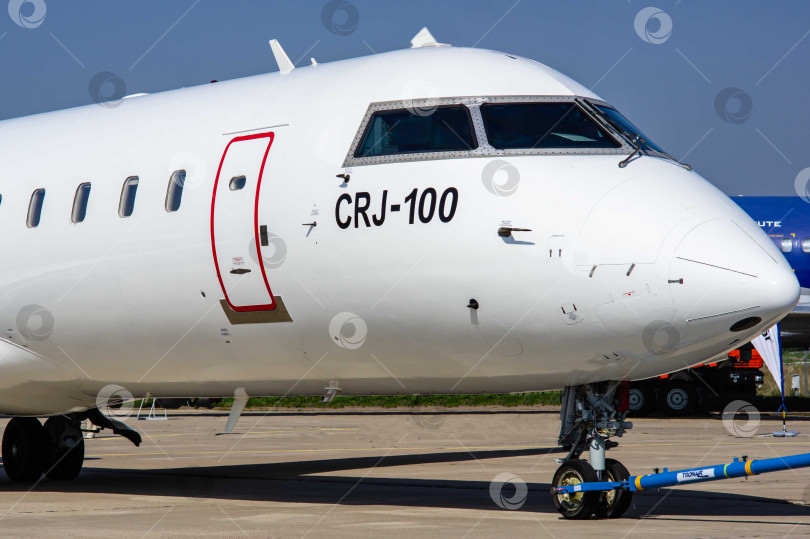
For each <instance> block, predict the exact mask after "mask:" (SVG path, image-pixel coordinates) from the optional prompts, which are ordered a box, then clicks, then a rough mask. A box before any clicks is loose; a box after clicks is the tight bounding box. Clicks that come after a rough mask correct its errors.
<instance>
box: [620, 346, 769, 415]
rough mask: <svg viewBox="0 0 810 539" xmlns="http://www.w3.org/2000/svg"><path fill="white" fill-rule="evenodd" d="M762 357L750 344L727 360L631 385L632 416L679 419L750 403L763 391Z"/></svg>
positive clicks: (734, 352) (732, 353) (731, 354)
mask: <svg viewBox="0 0 810 539" xmlns="http://www.w3.org/2000/svg"><path fill="white" fill-rule="evenodd" d="M761 369H762V357H761V356H760V355H759V353H758V352H757V351H756V349H754V347H753V346H752V345H751V344H750V343H749V344H746V345H745V346H743V347H741V348H738V349H737V350H734V351H732V352H730V353H729V355H728V359H725V360H723V361H718V362H715V363H707V364H701V365H698V366H696V367H692V368H689V369H684V370H682V371H678V372H674V373H672V374H665V375H663V376H659V377H657V378H651V379H648V380H641V381H638V382H632V383H631V384H630V413H631V415H634V416H636V417H640V416H644V415H647V414H649V413H650V412H653V411H654V410H660V411H662V412H664V413H665V414H667V415H672V416H679V415H685V414H688V413H694V412H703V413H705V412H710V411H714V410H723V408H725V406H726V405H727V404H728V403H729V402H731V401H734V400H738V399H741V400H746V401H751V400H752V399H753V398H754V397H755V396H756V394H757V389H759V388H761V387H762V382H763V380H764V375H763V373H762V370H761Z"/></svg>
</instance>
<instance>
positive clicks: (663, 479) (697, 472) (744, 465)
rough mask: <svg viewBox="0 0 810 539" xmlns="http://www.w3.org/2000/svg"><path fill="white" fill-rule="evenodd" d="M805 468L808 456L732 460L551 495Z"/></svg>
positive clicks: (581, 486)
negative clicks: (725, 462)
mask: <svg viewBox="0 0 810 539" xmlns="http://www.w3.org/2000/svg"><path fill="white" fill-rule="evenodd" d="M807 467H810V453H802V454H801V455H790V456H787V457H776V458H772V459H763V460H740V459H736V458H735V459H734V462H730V463H728V464H718V465H716V466H705V467H701V468H689V469H686V470H678V471H674V472H670V471H667V469H666V468H664V471H663V472H660V473H653V474H649V475H633V476H630V478H629V479H627V480H626V481H599V482H590V483H580V484H579V485H568V486H564V487H556V488H555V489H554V492H555V493H557V494H566V493H567V494H574V493H576V492H589V491H594V490H600V491H604V490H614V489H623V490H630V491H637V490H649V489H654V488H660V487H672V486H676V485H682V484H684V483H700V482H704V481H718V480H720V479H732V478H734V477H747V476H749V475H759V474H763V473H768V472H780V471H783V470H795V469H797V468H807Z"/></svg>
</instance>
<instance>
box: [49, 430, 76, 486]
mask: <svg viewBox="0 0 810 539" xmlns="http://www.w3.org/2000/svg"><path fill="white" fill-rule="evenodd" d="M83 465H84V438H80V439H79V441H78V443H76V444H74V445H73V446H72V447H71V448H70V449H67V450H66V451H62V452H56V451H52V452H51V458H50V462H49V466H48V467H47V468H46V469H45V477H47V478H48V479H50V480H51V481H70V480H71V479H76V476H78V475H79V472H81V471H82V466H83Z"/></svg>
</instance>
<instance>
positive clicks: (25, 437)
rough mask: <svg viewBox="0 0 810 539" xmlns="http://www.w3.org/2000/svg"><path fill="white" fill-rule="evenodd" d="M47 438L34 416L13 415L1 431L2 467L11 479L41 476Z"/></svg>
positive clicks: (27, 480)
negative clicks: (2, 431) (3, 430)
mask: <svg viewBox="0 0 810 539" xmlns="http://www.w3.org/2000/svg"><path fill="white" fill-rule="evenodd" d="M46 447H47V438H46V435H45V429H44V428H43V427H42V423H40V422H39V420H38V419H36V418H34V417H15V418H13V419H12V420H11V421H9V422H8V425H6V430H5V432H4V433H3V448H2V453H3V469H4V470H5V471H6V475H7V476H8V478H9V479H11V480H12V481H19V482H31V481H36V480H37V479H39V478H40V477H41V476H42V471H43V468H44V466H45V460H46V458H45V457H46Z"/></svg>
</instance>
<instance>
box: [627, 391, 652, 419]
mask: <svg viewBox="0 0 810 539" xmlns="http://www.w3.org/2000/svg"><path fill="white" fill-rule="evenodd" d="M654 397H655V395H654V394H653V391H652V388H649V387H631V388H630V415H632V416H633V417H644V416H646V415H648V414H649V413H650V412H651V411H652V409H653V405H654V404H655V398H654Z"/></svg>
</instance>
